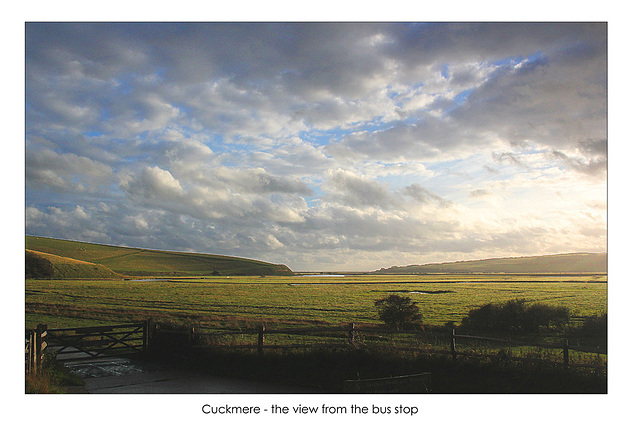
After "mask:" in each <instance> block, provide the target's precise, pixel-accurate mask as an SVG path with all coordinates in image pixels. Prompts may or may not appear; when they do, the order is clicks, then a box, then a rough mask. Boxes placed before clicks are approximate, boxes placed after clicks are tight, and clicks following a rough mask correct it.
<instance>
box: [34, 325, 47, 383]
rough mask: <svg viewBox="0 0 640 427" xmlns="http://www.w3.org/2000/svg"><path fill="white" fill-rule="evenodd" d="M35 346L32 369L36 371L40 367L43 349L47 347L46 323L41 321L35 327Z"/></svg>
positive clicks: (38, 370)
mask: <svg viewBox="0 0 640 427" xmlns="http://www.w3.org/2000/svg"><path fill="white" fill-rule="evenodd" d="M35 347H36V348H35V352H34V354H35V364H34V368H35V369H34V371H35V372H36V373H38V372H40V370H41V369H42V359H43V357H42V356H43V354H44V349H45V348H47V325H43V324H42V323H41V324H39V325H38V326H37V327H36V336H35Z"/></svg>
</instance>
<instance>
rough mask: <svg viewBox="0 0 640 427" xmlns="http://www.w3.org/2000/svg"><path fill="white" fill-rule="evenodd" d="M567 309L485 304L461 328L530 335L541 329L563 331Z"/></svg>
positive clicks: (518, 302)
mask: <svg viewBox="0 0 640 427" xmlns="http://www.w3.org/2000/svg"><path fill="white" fill-rule="evenodd" d="M569 315H570V313H569V309H568V308H566V307H554V306H549V305H545V304H531V305H527V304H526V301H525V300H522V299H515V300H510V301H507V302H505V303H502V304H493V303H490V304H486V305H484V306H482V307H480V308H477V309H474V310H471V311H470V312H469V314H468V315H467V317H465V318H464V319H462V323H461V327H462V328H466V329H472V330H478V331H491V332H499V333H506V334H532V333H538V332H540V331H541V330H550V329H563V328H564V327H565V326H566V325H567V323H568V322H569Z"/></svg>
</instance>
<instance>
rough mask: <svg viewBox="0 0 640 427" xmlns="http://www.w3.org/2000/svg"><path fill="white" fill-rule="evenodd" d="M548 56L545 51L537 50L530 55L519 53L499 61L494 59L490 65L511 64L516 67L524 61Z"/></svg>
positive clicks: (542, 58)
mask: <svg viewBox="0 0 640 427" xmlns="http://www.w3.org/2000/svg"><path fill="white" fill-rule="evenodd" d="M545 58H546V55H545V53H544V52H541V51H536V52H534V53H533V54H531V55H529V56H524V55H518V56H509V57H506V58H502V59H499V60H497V61H493V62H491V63H490V65H492V66H495V67H504V66H511V67H514V66H516V65H518V64H521V63H522V62H525V61H526V62H538V61H541V60H544V59H545Z"/></svg>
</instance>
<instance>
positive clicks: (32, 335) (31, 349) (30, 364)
mask: <svg viewBox="0 0 640 427" xmlns="http://www.w3.org/2000/svg"><path fill="white" fill-rule="evenodd" d="M35 347H36V332H35V331H33V330H30V331H29V342H28V343H27V348H26V351H25V353H26V354H27V356H26V359H27V361H26V371H27V374H30V373H32V372H34V369H35V364H36V348H35Z"/></svg>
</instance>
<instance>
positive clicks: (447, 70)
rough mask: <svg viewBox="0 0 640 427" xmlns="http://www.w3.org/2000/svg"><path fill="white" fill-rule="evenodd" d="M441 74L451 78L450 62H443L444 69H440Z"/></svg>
mask: <svg viewBox="0 0 640 427" xmlns="http://www.w3.org/2000/svg"><path fill="white" fill-rule="evenodd" d="M440 75H441V76H442V77H444V78H445V79H447V80H449V76H450V75H449V64H442V70H440Z"/></svg>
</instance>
